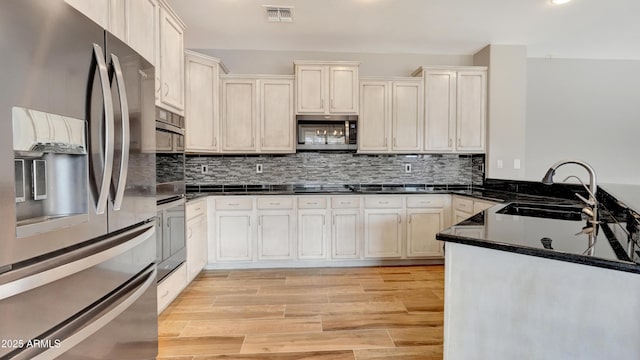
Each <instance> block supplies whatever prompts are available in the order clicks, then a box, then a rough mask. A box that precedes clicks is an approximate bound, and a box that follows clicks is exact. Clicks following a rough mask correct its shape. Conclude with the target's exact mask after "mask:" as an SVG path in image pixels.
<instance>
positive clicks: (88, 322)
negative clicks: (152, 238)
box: [12, 264, 157, 360]
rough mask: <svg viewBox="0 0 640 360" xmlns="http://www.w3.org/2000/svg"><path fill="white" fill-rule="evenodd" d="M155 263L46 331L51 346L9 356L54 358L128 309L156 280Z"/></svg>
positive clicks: (32, 348) (33, 358) (39, 359)
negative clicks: (105, 296)
mask: <svg viewBox="0 0 640 360" xmlns="http://www.w3.org/2000/svg"><path fill="white" fill-rule="evenodd" d="M156 275H157V271H156V266H155V264H152V265H150V266H149V267H147V269H145V270H143V272H142V273H140V274H139V275H137V276H136V277H135V278H134V279H132V280H130V281H129V282H128V283H127V284H126V285H125V286H124V287H122V288H120V289H119V290H118V291H116V292H115V293H114V294H112V295H111V296H109V297H107V298H106V299H104V300H102V301H100V302H99V303H97V304H95V305H94V306H93V307H91V308H89V309H86V310H84V311H83V312H81V313H80V314H76V315H75V316H74V317H73V320H71V321H70V322H69V323H67V324H66V325H65V326H63V327H62V328H59V329H58V330H56V331H53V332H52V333H50V334H49V335H48V336H46V338H44V339H39V340H41V341H42V340H44V341H45V342H46V341H49V342H50V344H52V346H50V347H48V348H39V347H31V348H25V350H24V351H21V352H20V353H19V354H18V355H17V356H16V357H13V358H12V359H15V360H17V359H32V360H47V359H54V358H56V357H58V356H60V355H62V354H64V353H66V352H67V351H69V350H71V349H72V348H73V347H74V346H76V345H78V344H80V343H81V342H82V341H84V340H85V339H87V338H88V337H90V336H91V335H93V334H95V333H96V332H97V331H98V330H100V329H102V328H103V327H105V326H106V325H108V324H109V323H110V322H111V321H113V320H114V319H115V318H117V317H118V316H119V315H120V314H122V313H123V312H125V311H126V310H127V309H129V308H130V307H131V306H132V305H133V304H134V303H135V302H136V301H137V300H138V299H140V298H141V297H142V295H143V294H144V293H145V292H146V291H147V290H148V289H149V288H150V287H151V286H152V285H153V284H154V283H155V281H156Z"/></svg>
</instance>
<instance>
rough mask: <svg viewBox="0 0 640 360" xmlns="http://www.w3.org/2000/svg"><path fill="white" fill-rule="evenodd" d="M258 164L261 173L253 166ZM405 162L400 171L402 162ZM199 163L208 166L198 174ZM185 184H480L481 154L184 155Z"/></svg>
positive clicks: (482, 161)
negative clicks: (203, 171)
mask: <svg viewBox="0 0 640 360" xmlns="http://www.w3.org/2000/svg"><path fill="white" fill-rule="evenodd" d="M257 164H262V166H263V172H262V174H257V173H256V165H257ZM405 164H411V168H412V169H411V172H410V173H405V171H404V168H405V167H404V165H405ZM202 165H207V166H208V167H209V172H208V173H207V174H202V172H201V168H202ZM185 170H186V173H185V177H186V182H187V185H229V184H244V185H263V184H283V185H289V184H383V183H384V184H451V185H453V184H455V185H482V182H483V179H484V155H456V154H436V155H357V154H353V153H319V152H300V153H296V154H290V155H262V156H227V155H224V156H220V155H217V156H215V155H214V156H204V155H194V156H187V158H186V169H185Z"/></svg>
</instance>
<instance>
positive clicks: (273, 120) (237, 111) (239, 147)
mask: <svg viewBox="0 0 640 360" xmlns="http://www.w3.org/2000/svg"><path fill="white" fill-rule="evenodd" d="M293 86H294V84H293V78H292V77H290V76H270V77H249V76H231V75H229V76H225V77H223V80H222V114H221V116H222V119H221V137H222V147H221V152H222V153H241V154H248V153H294V152H295V117H294V113H293Z"/></svg>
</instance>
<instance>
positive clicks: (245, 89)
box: [222, 79, 257, 152]
mask: <svg viewBox="0 0 640 360" xmlns="http://www.w3.org/2000/svg"><path fill="white" fill-rule="evenodd" d="M256 119H257V117H256V82H255V80H253V79H224V80H223V81H222V151H230V152H234V151H237V152H254V151H256V149H257V148H256V128H257V127H256Z"/></svg>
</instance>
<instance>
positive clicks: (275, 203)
mask: <svg viewBox="0 0 640 360" xmlns="http://www.w3.org/2000/svg"><path fill="white" fill-rule="evenodd" d="M269 205H274V206H276V205H280V203H279V202H272V203H269Z"/></svg>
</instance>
